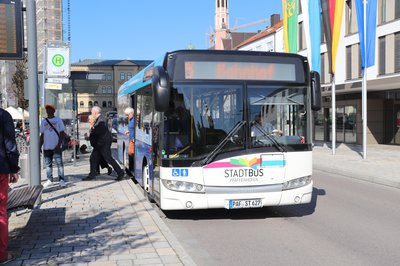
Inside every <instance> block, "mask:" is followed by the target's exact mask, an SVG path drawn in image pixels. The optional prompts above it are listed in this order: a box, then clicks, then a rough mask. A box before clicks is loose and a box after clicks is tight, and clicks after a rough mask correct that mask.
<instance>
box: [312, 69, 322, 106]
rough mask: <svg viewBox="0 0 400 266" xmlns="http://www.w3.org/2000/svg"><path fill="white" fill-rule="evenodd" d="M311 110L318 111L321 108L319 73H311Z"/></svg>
mask: <svg viewBox="0 0 400 266" xmlns="http://www.w3.org/2000/svg"><path fill="white" fill-rule="evenodd" d="M310 74H311V109H312V110H313V111H319V110H321V108H322V96H321V81H320V77H319V73H318V72H316V71H311V73H310Z"/></svg>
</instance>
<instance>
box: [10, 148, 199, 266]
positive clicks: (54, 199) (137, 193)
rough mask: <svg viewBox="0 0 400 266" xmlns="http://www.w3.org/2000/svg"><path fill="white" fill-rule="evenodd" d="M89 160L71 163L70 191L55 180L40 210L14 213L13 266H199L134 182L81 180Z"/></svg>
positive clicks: (67, 170)
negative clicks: (15, 257) (15, 256)
mask: <svg viewBox="0 0 400 266" xmlns="http://www.w3.org/2000/svg"><path fill="white" fill-rule="evenodd" d="M85 156H86V155H83V156H80V159H79V160H78V161H77V162H76V166H74V165H73V163H66V165H65V173H66V179H67V181H68V182H67V184H68V186H67V187H65V188H61V187H60V186H59V185H58V182H55V184H54V185H53V186H51V187H49V188H47V189H45V190H44V191H43V194H42V202H41V204H40V205H39V206H38V208H36V209H34V210H33V211H32V212H29V213H18V212H16V213H13V214H12V215H11V217H10V220H9V230H10V241H9V250H10V251H11V252H13V253H14V254H16V255H17V256H18V258H17V259H16V260H15V261H13V262H12V263H10V264H8V265H194V263H193V261H192V260H191V258H190V257H189V256H188V255H187V254H186V253H185V251H184V250H183V248H182V247H181V246H180V244H179V243H178V241H177V240H176V239H175V237H174V236H173V235H172V234H171V233H170V231H169V229H168V227H167V226H166V225H165V224H164V223H163V222H162V220H161V219H160V217H159V216H158V215H157V214H156V213H155V210H154V209H153V208H152V206H151V205H150V203H149V202H148V201H147V199H146V198H145V197H144V195H143V194H142V193H143V192H142V191H141V190H140V189H139V188H138V187H137V185H136V184H134V182H133V181H132V180H124V181H121V182H117V181H115V180H114V179H115V176H112V177H111V176H107V175H106V174H104V175H102V176H100V177H98V178H97V179H96V180H95V181H81V179H82V178H83V177H85V176H86V175H87V173H88V172H89V163H88V156H86V157H85ZM65 161H68V160H65ZM54 173H56V169H54ZM114 175H115V173H114ZM44 176H45V174H44V173H42V177H44ZM42 181H44V178H43V179H42ZM24 182H25V183H26V180H24V179H21V181H20V182H19V183H17V185H16V186H22V185H24ZM18 214H19V215H18Z"/></svg>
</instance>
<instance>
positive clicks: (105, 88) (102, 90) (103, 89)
mask: <svg viewBox="0 0 400 266" xmlns="http://www.w3.org/2000/svg"><path fill="white" fill-rule="evenodd" d="M101 93H102V94H106V93H107V87H106V86H103V88H102V89H101Z"/></svg>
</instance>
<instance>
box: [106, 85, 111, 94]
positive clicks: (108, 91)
mask: <svg viewBox="0 0 400 266" xmlns="http://www.w3.org/2000/svg"><path fill="white" fill-rule="evenodd" d="M107 93H109V94H111V93H112V87H111V86H108V87H107Z"/></svg>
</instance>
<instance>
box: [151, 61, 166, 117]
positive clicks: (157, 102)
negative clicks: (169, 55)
mask: <svg viewBox="0 0 400 266" xmlns="http://www.w3.org/2000/svg"><path fill="white" fill-rule="evenodd" d="M151 79H152V82H151V87H152V90H153V104H154V109H155V110H156V111H157V112H165V111H167V110H168V108H169V97H170V87H169V77H168V74H167V73H166V72H165V70H164V68H162V67H161V66H156V67H154V74H153V76H152V77H151Z"/></svg>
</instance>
